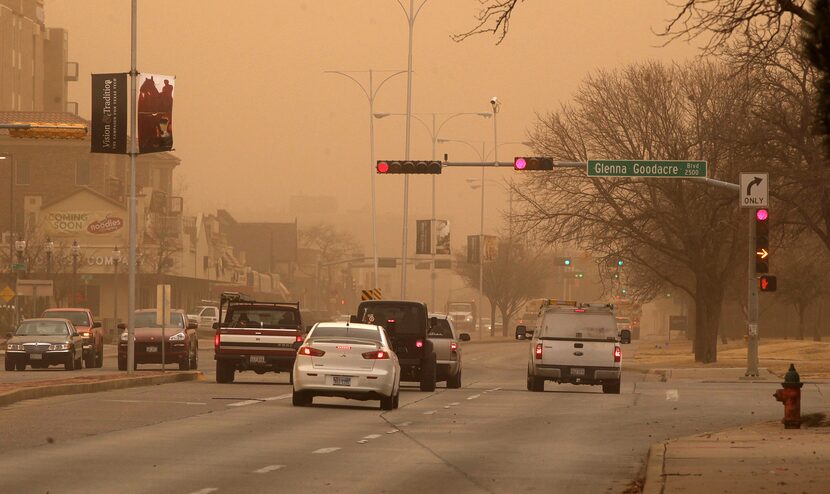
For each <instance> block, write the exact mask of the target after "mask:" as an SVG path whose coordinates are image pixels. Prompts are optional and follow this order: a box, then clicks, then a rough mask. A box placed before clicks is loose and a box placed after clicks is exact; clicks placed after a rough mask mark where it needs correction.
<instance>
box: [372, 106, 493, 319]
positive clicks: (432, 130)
mask: <svg viewBox="0 0 830 494" xmlns="http://www.w3.org/2000/svg"><path fill="white" fill-rule="evenodd" d="M417 115H419V114H415V113H413V114H410V115H409V116H410V117H412V118H414V119H415V120H417V121H418V122H420V124H421V125H423V126H424V127H425V128H426V129H427V132H428V133H429V136H430V139H431V140H432V160H433V161H435V160H436V159H438V158H437V156H436V149H435V147H436V143H438V142H440V139H438V135H439V134H441V129H443V128H444V125H446V124H447V123H448V122H449V121H450V120H452V119H454V118H456V117H460V116H464V115H474V116H479V117H483V118H490V117H491V116H492V115H491V114H490V113H487V112H458V113H452V114H450V116H448V117H447V118H445V119H444V120H443V121H442V122H441V123H440V124H438V126H437V127H436V124H435V117H436V116H437V115H441V113H421V114H420V115H432V127H430V126H429V125H427V123H426V122H424V120H423V119H422V118H420V117H418V116H417ZM389 116H404V117H405V116H407V114H406V113H375V114H374V117H375V118H377V119H381V118H386V117H389ZM404 228H406V226H404ZM429 228H430V234H429V235H430V239H431V241H432V243H433V244H434V242H435V175H433V176H432V221H430V227H429ZM429 248H430V254H431V255H432V262H431V263H430V268H429V278H430V307H435V249H434V248H433V245H430V247H429ZM401 270H402V271H406V262H402V263H401ZM401 276H402V278H406V275H405V274H404V273H403V272H402V273H401Z"/></svg>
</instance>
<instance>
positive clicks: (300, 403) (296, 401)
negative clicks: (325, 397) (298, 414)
mask: <svg viewBox="0 0 830 494" xmlns="http://www.w3.org/2000/svg"><path fill="white" fill-rule="evenodd" d="M313 401H314V397H313V396H312V395H310V394H309V393H308V392H305V391H292V392H291V404H292V405H294V406H295V407H307V406H309V405H311V404H312V402H313Z"/></svg>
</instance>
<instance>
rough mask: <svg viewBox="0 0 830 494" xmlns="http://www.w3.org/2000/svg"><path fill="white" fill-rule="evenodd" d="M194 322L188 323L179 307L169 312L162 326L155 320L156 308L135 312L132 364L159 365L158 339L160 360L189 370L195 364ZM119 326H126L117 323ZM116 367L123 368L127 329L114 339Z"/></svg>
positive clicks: (197, 346) (197, 353) (196, 359)
mask: <svg viewBox="0 0 830 494" xmlns="http://www.w3.org/2000/svg"><path fill="white" fill-rule="evenodd" d="M197 327H198V325H197V324H196V323H195V322H190V321H189V320H188V318H187V314H185V313H184V311H181V310H173V311H170V324H169V325H167V326H165V328H164V335H163V336H162V326H161V324H160V323H159V322H158V321H157V320H156V309H141V310H137V311H135V366H138V364H160V363H161V362H162V358H161V356H162V347H161V345H162V342H164V363H166V364H179V369H180V370H191V369H196V368H198V365H199V338H198V335H197V334H196V328H197ZM118 328H119V329H122V330H123V329H126V325H124V324H119V325H118ZM118 369H119V370H127V332H126V331H124V332H123V333H121V338H120V341H119V342H118Z"/></svg>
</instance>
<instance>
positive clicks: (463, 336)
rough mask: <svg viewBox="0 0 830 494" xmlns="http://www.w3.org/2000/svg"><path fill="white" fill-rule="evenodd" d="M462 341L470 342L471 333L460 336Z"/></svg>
mask: <svg viewBox="0 0 830 494" xmlns="http://www.w3.org/2000/svg"><path fill="white" fill-rule="evenodd" d="M458 337H459V338H460V339H461V341H470V334H469V333H461V334H460V335H458Z"/></svg>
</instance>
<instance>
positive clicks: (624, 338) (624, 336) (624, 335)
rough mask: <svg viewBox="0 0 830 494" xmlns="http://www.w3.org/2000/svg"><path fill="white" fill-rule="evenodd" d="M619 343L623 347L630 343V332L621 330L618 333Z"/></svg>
mask: <svg viewBox="0 0 830 494" xmlns="http://www.w3.org/2000/svg"><path fill="white" fill-rule="evenodd" d="M620 343H622V344H623V345H627V344H629V343H631V330H629V329H623V330H621V331H620Z"/></svg>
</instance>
